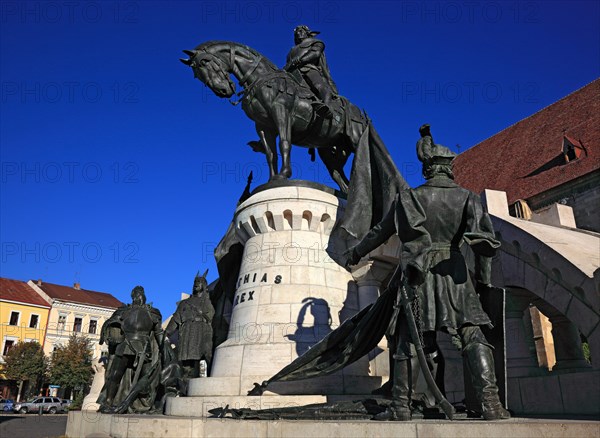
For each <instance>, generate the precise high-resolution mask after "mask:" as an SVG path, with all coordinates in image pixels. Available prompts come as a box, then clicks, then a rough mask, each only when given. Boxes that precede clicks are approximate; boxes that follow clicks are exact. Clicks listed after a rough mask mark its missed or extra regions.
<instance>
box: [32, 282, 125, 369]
mask: <svg viewBox="0 0 600 438" xmlns="http://www.w3.org/2000/svg"><path fill="white" fill-rule="evenodd" d="M27 285H28V286H29V287H30V288H31V289H32V290H33V291H35V292H36V293H37V294H38V297H40V298H43V299H44V300H46V302H48V303H50V304H51V305H52V308H51V310H50V316H49V317H48V329H47V330H46V337H45V342H44V353H46V355H47V356H51V355H52V352H53V351H54V350H55V349H56V347H58V346H61V345H66V344H67V342H68V341H69V337H70V336H71V335H72V334H73V333H76V334H78V335H79V334H81V335H84V336H86V337H87V338H88V339H89V340H90V341H91V346H92V354H93V359H98V358H100V356H101V354H102V350H103V349H106V348H107V347H106V345H103V346H101V345H100V344H99V341H100V329H101V328H102V324H104V321H106V320H107V319H108V318H110V316H111V315H112V314H113V312H114V311H115V310H116V309H117V308H118V307H121V306H122V305H123V303H121V302H120V301H119V300H118V299H116V298H115V297H114V296H112V295H111V294H108V293H105V292H97V291H93V290H87V289H82V288H81V287H80V285H79V284H78V283H76V284H74V285H73V287H69V286H62V285H58V284H52V283H47V282H42V280H37V281H32V280H30V281H29V282H28V283H27Z"/></svg>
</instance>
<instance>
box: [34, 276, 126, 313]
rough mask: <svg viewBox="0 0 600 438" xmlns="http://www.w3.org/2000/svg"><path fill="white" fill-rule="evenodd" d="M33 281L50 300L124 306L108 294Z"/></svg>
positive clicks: (115, 306)
mask: <svg viewBox="0 0 600 438" xmlns="http://www.w3.org/2000/svg"><path fill="white" fill-rule="evenodd" d="M32 281H33V282H34V283H36V285H37V286H38V287H39V288H40V289H42V290H43V291H44V292H45V293H46V294H47V295H48V296H49V297H50V298H54V299H56V300H61V301H69V302H72V303H80V304H89V305H92V306H100V307H111V308H117V307H121V306H122V305H123V303H122V302H120V301H119V300H118V299H116V298H115V297H113V296H112V295H111V294H108V293H106V292H96V291H93V290H86V289H75V288H73V287H69V286H61V285H59V284H52V283H46V282H44V281H42V283H41V284H38V283H37V282H36V281H35V280H32Z"/></svg>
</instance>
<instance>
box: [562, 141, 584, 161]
mask: <svg viewBox="0 0 600 438" xmlns="http://www.w3.org/2000/svg"><path fill="white" fill-rule="evenodd" d="M562 149H563V156H564V157H565V163H568V162H570V161H573V160H577V159H578V158H580V157H581V155H582V154H583V153H584V149H583V146H582V145H581V143H580V142H579V141H577V140H575V139H573V138H571V137H569V136H566V135H565V136H564V137H563V148H562Z"/></svg>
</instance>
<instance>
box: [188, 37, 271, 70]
mask: <svg viewBox="0 0 600 438" xmlns="http://www.w3.org/2000/svg"><path fill="white" fill-rule="evenodd" d="M225 45H227V46H237V47H242V48H244V49H246V50H248V51H249V52H250V53H252V54H253V55H254V56H262V59H263V60H264V61H265V62H266V63H267V64H268V65H269V67H271V68H273V69H275V70H279V67H277V66H276V65H275V64H274V63H273V62H272V61H271V60H270V59H269V58H267V57H266V56H264V55H263V54H262V53H260V52H258V51H257V50H254V49H253V48H252V47H250V46H247V45H245V44H241V43H236V42H234V41H218V40H213V41H207V42H205V43H202V44H200V45H198V46H196V48H195V49H194V50H205V51H207V52H210V49H212V48H213V47H214V46H225Z"/></svg>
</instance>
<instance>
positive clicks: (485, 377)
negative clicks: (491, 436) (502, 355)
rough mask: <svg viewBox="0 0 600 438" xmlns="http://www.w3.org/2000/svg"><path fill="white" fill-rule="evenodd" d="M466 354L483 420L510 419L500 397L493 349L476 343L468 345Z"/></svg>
mask: <svg viewBox="0 0 600 438" xmlns="http://www.w3.org/2000/svg"><path fill="white" fill-rule="evenodd" d="M464 353H465V356H466V359H467V366H468V369H469V372H470V374H471V381H472V382H473V387H474V388H475V394H476V396H477V399H478V401H479V403H480V404H481V406H482V408H483V412H482V415H483V419H484V420H487V421H493V420H506V419H508V418H510V413H509V412H508V411H507V410H506V409H504V407H503V406H502V403H500V398H499V397H498V386H497V385H496V373H495V371H494V356H493V355H492V349H491V348H490V347H489V346H487V345H485V344H482V343H479V342H476V343H473V344H470V345H467V346H466V347H465V351H464Z"/></svg>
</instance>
